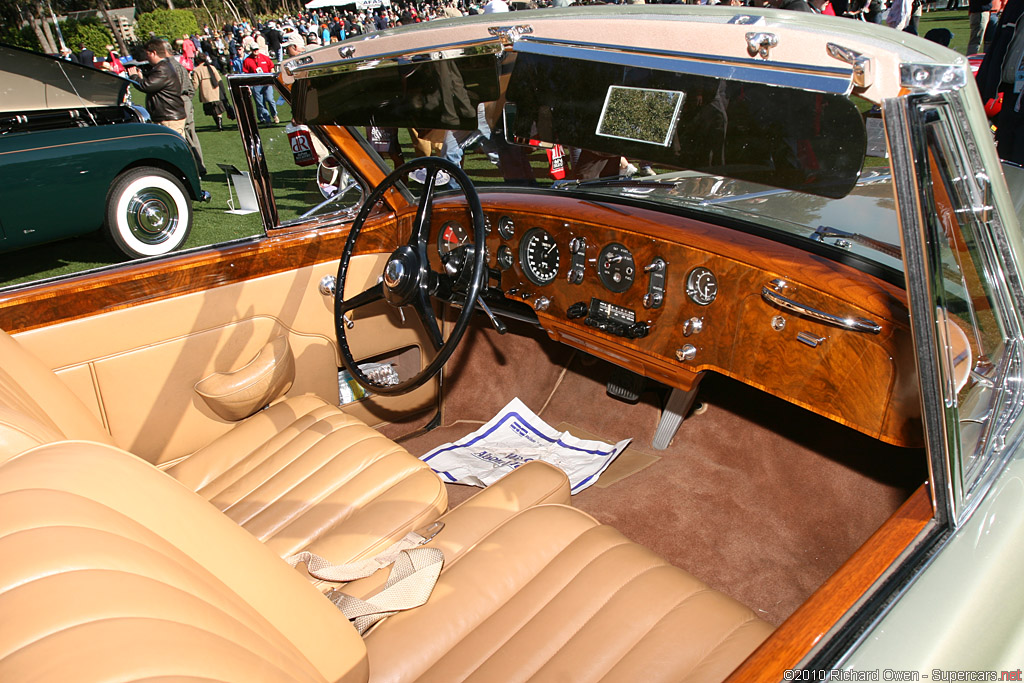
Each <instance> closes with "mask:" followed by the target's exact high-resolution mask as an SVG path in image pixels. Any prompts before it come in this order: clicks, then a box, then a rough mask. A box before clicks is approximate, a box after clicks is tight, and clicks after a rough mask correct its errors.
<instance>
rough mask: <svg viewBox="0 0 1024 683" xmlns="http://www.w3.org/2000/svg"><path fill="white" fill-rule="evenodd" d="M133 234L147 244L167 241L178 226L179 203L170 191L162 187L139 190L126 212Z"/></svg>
mask: <svg viewBox="0 0 1024 683" xmlns="http://www.w3.org/2000/svg"><path fill="white" fill-rule="evenodd" d="M125 213H126V214H127V215H126V216H125V219H126V220H127V221H128V229H129V230H131V233H132V236H133V237H135V238H136V239H137V240H139V241H140V242H145V243H146V244H160V243H161V242H164V241H166V240H167V239H168V238H169V237H170V236H171V234H172V233H173V232H174V230H175V228H177V227H178V221H179V216H178V205H177V204H176V203H175V202H174V198H173V197H172V196H171V195H170V193H168V192H166V191H165V190H162V189H160V188H147V189H145V190H143V191H142V192H139V193H138V194H136V195H135V196H134V197H132V198H131V201H130V202H128V208H127V210H126V212H125Z"/></svg>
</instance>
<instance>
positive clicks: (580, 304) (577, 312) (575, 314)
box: [565, 301, 588, 320]
mask: <svg viewBox="0 0 1024 683" xmlns="http://www.w3.org/2000/svg"><path fill="white" fill-rule="evenodd" d="M587 310H588V308H587V304H586V302H585V301H577V302H576V303H574V304H573V305H572V306H569V308H568V309H566V311H565V315H566V317H567V318H569V320H576V319H577V318H582V317H583V316H585V315H586V314H587Z"/></svg>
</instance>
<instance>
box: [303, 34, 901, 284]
mask: <svg viewBox="0 0 1024 683" xmlns="http://www.w3.org/2000/svg"><path fill="white" fill-rule="evenodd" d="M601 54H602V55H604V54H606V53H601ZM665 63H666V62H665V61H664V60H662V61H658V62H657V63H656V66H658V67H659V68H653V67H652V66H648V65H646V64H644V63H632V62H629V61H628V60H626V63H622V62H621V61H615V60H604V58H603V57H602V58H565V57H558V56H550V55H545V54H534V53H529V52H526V53H522V54H516V53H515V52H513V51H508V52H504V53H497V54H494V53H487V52H484V53H481V52H480V51H479V50H478V51H475V52H473V53H471V54H467V55H462V56H453V57H446V56H445V53H442V52H434V53H426V54H420V55H416V56H414V57H412V58H406V57H400V58H396V59H392V60H390V61H387V60H372V61H367V62H363V63H359V64H353V65H350V66H349V67H347V68H340V69H336V70H334V71H331V72H327V73H324V74H322V75H319V76H316V77H314V78H308V79H302V80H298V81H296V83H295V86H294V89H293V93H294V95H295V99H294V102H295V106H296V113H297V118H299V119H300V120H304V121H306V122H309V123H319V124H337V125H346V126H352V127H354V128H355V129H356V130H357V131H358V132H359V133H361V134H363V135H365V137H366V139H367V141H368V143H367V144H368V146H371V147H372V148H373V149H374V150H376V151H377V152H378V153H379V154H380V155H381V157H382V158H383V159H388V160H390V161H391V162H392V165H396V164H398V163H401V161H403V160H408V159H409V158H413V157H416V156H426V155H430V154H434V155H443V156H446V157H448V158H449V159H451V160H454V161H456V162H458V163H461V164H462V165H463V167H464V168H465V170H466V171H467V172H468V173H469V175H470V178H471V179H473V181H474V182H475V183H478V184H480V185H483V186H488V185H515V186H532V187H551V188H552V189H554V190H556V191H561V192H574V193H583V194H592V195H595V196H600V197H601V198H603V199H606V200H607V199H613V198H618V199H621V200H628V201H631V202H643V203H646V204H653V205H656V206H661V207H663V208H665V209H670V210H673V211H677V212H678V211H681V210H691V209H693V210H699V211H701V212H703V213H706V214H713V215H715V216H721V217H728V218H730V219H735V221H741V222H742V223H743V224H745V225H746V226H748V227H751V228H756V229H758V230H762V231H764V230H768V231H773V230H774V231H781V232H783V233H785V234H786V235H787V236H797V237H800V238H806V239H808V240H811V241H813V242H815V243H817V244H819V245H820V244H824V245H828V246H829V247H834V248H836V250H837V251H835V252H834V253H835V255H836V256H837V257H839V256H841V254H842V253H844V252H846V253H852V254H856V255H857V256H859V257H861V258H863V259H867V260H869V261H871V262H873V263H876V264H878V265H881V266H884V267H885V268H887V269H891V270H893V271H900V270H902V261H901V259H900V253H899V248H898V243H899V238H898V230H897V226H896V216H895V206H894V201H893V193H892V187H891V182H890V178H889V175H888V166H887V165H885V162H884V161H882V160H880V159H872V158H868V159H867V160H868V162H869V163H868V169H867V170H865V159H866V154H867V153H868V138H869V136H868V133H867V131H868V130H869V129H870V128H871V126H870V125H868V126H866V125H865V121H867V122H868V124H871V123H877V122H878V119H877V118H870V117H868V114H869V113H870V111H869V110H870V108H871V107H870V104H869V103H867V102H865V101H863V100H857V99H856V98H853V97H850V96H847V95H845V94H839V93H835V92H823V91H819V90H813V89H810V88H796V87H788V86H784V85H766V84H763V83H755V82H750V81H746V80H739V79H736V78H725V77H720V76H718V75H716V74H710V75H708V74H700V73H683V72H675V71H670V70H667V69H665V68H661V67H663V66H664V64H665ZM748 71H750V70H748ZM746 75H747V76H748V77H749V73H748V74H746ZM563 181H564V182H563ZM412 189H413V191H414V192H415V189H416V188H412ZM825 251H826V252H828V251H829V250H828V249H826V250H825Z"/></svg>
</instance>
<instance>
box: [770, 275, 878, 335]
mask: <svg viewBox="0 0 1024 683" xmlns="http://www.w3.org/2000/svg"><path fill="white" fill-rule="evenodd" d="M785 288H786V281H785V280H780V279H778V278H776V279H774V280H772V281H771V282H769V283H768V284H766V285H765V286H764V287H762V288H761V298H763V299H764V300H765V301H767V302H768V303H770V304H775V305H776V306H778V307H779V308H784V309H786V310H788V311H793V312H794V313H799V314H800V315H804V316H807V317H808V318H813V319H815V320H820V321H821V322H823V323H828V324H829V325H835V326H836V327H841V328H843V329H844V330H853V331H854V332H870V333H872V334H878V333H879V332H881V331H882V326H881V325H879V324H877V323H875V322H873V321H871V320H868V319H867V318H860V317H856V316H852V315H848V316H845V317H844V316H838V315H833V314H831V313H826V312H825V311H819V310H818V309H816V308H811V307H810V306H807V305H805V304H802V303H799V302H797V301H794V300H793V299H790V298H789V297H788V296H785V295H783V294H782V291H783V290H784V289H785Z"/></svg>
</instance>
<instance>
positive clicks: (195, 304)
mask: <svg viewBox="0 0 1024 683" xmlns="http://www.w3.org/2000/svg"><path fill="white" fill-rule="evenodd" d="M384 259H386V255H367V256H359V257H356V258H354V259H353V270H352V274H351V275H350V276H349V280H348V284H349V288H352V289H355V290H360V291H361V290H362V289H365V288H367V287H369V286H371V285H373V284H375V283H376V280H377V276H378V274H379V273H380V272H381V269H382V267H383V262H384ZM336 270H337V262H326V263H320V264H316V265H312V266H307V267H304V268H300V269H297V270H293V271H285V272H281V273H276V274H272V275H267V276H264V277H260V278H256V279H252V280H246V281H242V282H236V283H232V284H229V285H225V286H221V287H216V288H212V289H209V290H205V291H200V292H194V293H191V294H187V295H183V296H178V297H174V298H169V299H163V300H159V301H154V302H151V303H147V304H141V305H137V306H134V307H132V308H128V309H124V310H119V311H113V312H110V313H104V314H101V315H96V316H91V317H88V318H81V319H78V320H72V321H68V322H65V323H61V324H58V325H52V326H49V327H45V328H39V329H36V330H31V331H28V332H23V333H21V334H18V335H17V338H18V340H19V341H20V342H21V343H23V344H25V345H26V346H27V347H28V348H29V349H30V350H31V351H33V352H34V353H35V354H36V355H38V356H39V357H40V358H41V359H43V362H44V363H46V364H47V365H48V366H49V367H51V368H53V369H54V370H55V371H56V372H57V374H58V375H59V376H60V377H61V378H62V379H64V380H65V381H66V382H67V384H68V385H69V386H70V387H71V389H72V390H73V391H74V392H75V393H76V394H77V395H78V396H79V397H80V398H81V399H82V400H83V401H84V402H85V403H86V405H88V406H89V407H90V408H91V409H92V410H93V412H94V413H95V414H96V415H97V417H98V418H99V419H100V420H101V421H102V422H103V424H104V425H105V426H106V427H107V429H108V430H109V431H110V433H111V434H112V436H113V437H114V439H115V441H116V442H117V443H118V445H120V446H121V447H123V448H126V449H128V450H131V451H132V452H134V453H136V454H138V455H140V456H141V457H143V458H145V459H146V460H148V461H150V462H153V463H155V464H163V463H167V462H171V461H173V460H175V459H176V458H179V457H181V456H183V455H185V454H188V453H190V452H192V451H194V450H195V449H197V448H199V447H201V446H202V445H204V444H206V443H209V441H211V440H212V439H214V438H216V437H217V436H219V435H221V434H223V433H225V432H226V431H228V430H229V429H230V428H231V426H232V425H233V424H234V423H231V422H227V421H225V420H223V419H221V418H219V417H217V416H216V415H214V414H213V413H212V411H210V409H209V408H208V407H207V406H206V404H205V402H204V401H203V400H202V399H201V398H200V397H199V396H198V395H197V394H196V393H195V391H194V386H195V384H196V382H198V381H199V380H201V379H203V378H204V377H207V376H209V375H210V374H212V373H214V372H231V371H234V370H237V369H239V368H241V367H243V366H244V365H246V364H247V363H249V362H250V361H251V360H252V359H253V358H254V357H255V356H256V354H257V353H258V352H259V351H260V349H261V348H262V347H263V346H264V345H265V344H267V343H268V342H270V341H271V340H273V339H275V338H276V337H278V336H280V335H285V336H286V337H287V339H288V342H289V346H290V347H291V350H292V352H293V354H294V357H295V365H296V379H295V383H294V385H293V386H292V388H291V389H290V390H289V391H288V395H289V396H295V395H301V394H314V395H317V396H319V397H320V398H322V399H324V400H325V401H328V402H330V403H337V402H338V365H339V360H338V352H337V342H336V341H335V338H334V327H333V326H334V321H333V301H332V299H331V297H329V296H325V295H323V294H321V293H320V292H319V289H318V288H319V282H320V280H321V278H322V277H324V276H325V275H333V274H335V272H336ZM356 314H357V315H356V320H355V322H356V325H355V328H353V330H352V331H351V334H352V335H353V343H354V344H355V353H356V355H357V357H358V358H359V359H362V358H367V357H377V356H381V355H385V356H386V355H387V354H388V352H390V351H393V350H400V349H410V348H411V349H414V350H417V349H429V348H430V345H429V341H428V340H427V338H426V336H425V334H424V333H423V331H422V328H420V327H419V325H418V321H414V320H413V318H412V316H408V317H407V318H408V323H409V324H408V325H401V318H400V316H398V314H397V313H395V312H394V311H392V310H391V309H390V308H389V307H387V306H386V305H384V304H381V306H380V307H378V308H376V309H375V308H374V307H368V308H366V309H361V310H359V311H356ZM68 340H74V343H68ZM436 397H437V383H436V382H432V383H430V384H428V385H427V386H425V387H423V388H422V389H420V390H418V391H417V392H414V393H412V394H408V395H406V396H399V397H396V398H393V399H385V398H383V397H378V396H373V397H369V398H367V399H364V400H363V401H360V402H358V403H356V404H350V405H349V406H346V410H347V411H350V412H352V413H354V414H356V415H357V416H359V417H360V418H362V419H364V420H366V421H368V422H369V423H370V424H378V423H381V422H383V421H387V420H393V419H396V418H399V417H403V416H407V415H409V414H411V413H414V412H420V411H423V410H426V409H429V408H430V407H432V406H433V405H435V404H436Z"/></svg>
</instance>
